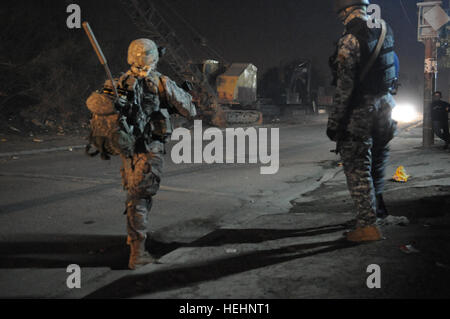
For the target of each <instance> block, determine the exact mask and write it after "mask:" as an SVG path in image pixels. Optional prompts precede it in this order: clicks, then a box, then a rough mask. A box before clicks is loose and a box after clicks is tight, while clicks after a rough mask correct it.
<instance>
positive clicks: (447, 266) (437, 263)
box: [436, 261, 450, 269]
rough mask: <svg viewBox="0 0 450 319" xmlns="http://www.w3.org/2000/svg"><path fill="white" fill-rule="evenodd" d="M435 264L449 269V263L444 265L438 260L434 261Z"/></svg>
mask: <svg viewBox="0 0 450 319" xmlns="http://www.w3.org/2000/svg"><path fill="white" fill-rule="evenodd" d="M436 266H438V267H440V268H445V269H450V265H446V264H443V263H440V262H438V261H437V262H436Z"/></svg>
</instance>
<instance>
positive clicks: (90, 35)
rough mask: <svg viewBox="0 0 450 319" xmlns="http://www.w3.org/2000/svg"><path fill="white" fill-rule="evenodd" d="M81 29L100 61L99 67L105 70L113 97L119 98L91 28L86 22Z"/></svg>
mask: <svg viewBox="0 0 450 319" xmlns="http://www.w3.org/2000/svg"><path fill="white" fill-rule="evenodd" d="M83 28H84V31H85V32H86V35H87V36H88V38H89V41H90V42H91V44H92V47H93V48H94V51H95V53H96V54H97V57H98V59H99V60H100V63H101V65H103V67H104V68H105V71H106V75H107V76H108V79H109V80H110V81H111V83H112V87H113V92H114V95H115V96H116V98H119V93H118V92H117V88H116V83H115V82H114V78H113V76H112V74H111V70H110V69H109V67H108V61H107V60H106V58H105V55H104V54H103V51H102V48H101V47H100V45H99V44H98V42H97V38H96V37H95V35H94V32H93V31H92V29H91V26H90V25H89V23H88V22H83Z"/></svg>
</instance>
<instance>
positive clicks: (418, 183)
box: [66, 127, 450, 299]
mask: <svg viewBox="0 0 450 319" xmlns="http://www.w3.org/2000/svg"><path fill="white" fill-rule="evenodd" d="M420 145H421V128H420V127H415V128H414V127H412V128H410V129H407V130H404V131H403V132H402V133H401V134H400V136H399V137H397V138H396V139H395V141H394V142H393V143H392V156H391V160H390V162H389V165H388V167H387V170H386V172H387V176H386V178H387V179H390V177H391V176H392V175H393V174H394V172H395V169H396V168H397V167H398V166H399V165H403V166H405V168H406V170H407V172H408V174H409V175H411V176H412V177H411V179H410V181H409V182H408V183H405V184H399V183H395V182H392V181H388V182H387V185H386V195H385V200H386V203H387V206H388V209H389V211H390V213H391V214H392V215H395V216H406V217H408V218H409V220H410V224H409V225H408V226H399V225H390V226H383V227H382V232H383V235H384V237H385V240H383V241H380V242H377V243H370V244H364V245H354V244H349V243H347V242H345V241H343V240H342V233H343V232H344V231H345V229H346V225H345V224H346V222H348V221H349V220H351V219H352V218H354V213H353V204H352V202H351V199H350V197H349V195H348V192H347V190H346V184H345V177H344V174H343V172H342V168H341V167H339V165H338V159H337V158H336V161H329V162H328V163H323V165H328V167H329V172H331V174H327V175H328V176H331V177H330V178H327V179H325V180H324V181H323V183H322V184H321V186H320V187H319V188H317V189H315V190H313V191H310V192H308V193H305V194H303V195H300V194H299V197H298V198H297V199H296V200H293V201H292V205H293V206H292V208H291V210H290V211H288V212H285V213H281V214H280V213H277V214H273V215H270V214H268V215H260V216H258V217H256V218H254V219H251V220H248V221H247V222H244V223H241V224H240V225H239V226H236V224H234V226H230V227H222V228H221V229H218V230H216V231H214V232H212V233H210V234H208V235H206V236H205V237H203V238H200V239H199V240H196V241H194V242H192V243H190V244H186V245H183V246H182V247H181V248H179V249H177V250H175V251H173V252H172V253H170V254H168V255H166V256H164V257H163V258H162V259H161V260H160V262H161V264H156V265H149V266H147V267H145V268H143V269H141V270H140V271H137V272H133V273H132V274H129V275H126V276H124V277H122V278H120V279H118V280H116V281H114V282H112V283H111V284H108V285H106V286H105V287H103V288H101V289H99V290H97V291H96V292H94V293H92V294H91V295H89V296H88V297H90V298H103V297H106V298H111V297H132V298H189V299H190V298H433V297H434V298H448V297H450V287H448V282H450V254H449V252H450V233H449V229H450V216H449V212H450V209H449V208H450V165H449V163H450V153H449V152H447V151H443V150H441V146H440V144H439V145H437V146H435V147H433V148H431V149H428V150H425V149H422V148H421V147H420ZM406 245H411V246H407V248H409V250H408V249H405V247H406ZM371 264H377V265H379V266H380V267H381V278H382V279H381V281H382V287H381V289H368V288H367V285H366V280H367V277H368V276H369V275H370V274H369V273H367V267H368V266H369V265H371ZM66 297H70V296H66Z"/></svg>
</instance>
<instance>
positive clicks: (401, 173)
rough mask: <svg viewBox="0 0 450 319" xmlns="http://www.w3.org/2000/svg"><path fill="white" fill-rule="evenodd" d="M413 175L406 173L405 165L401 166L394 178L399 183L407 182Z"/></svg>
mask: <svg viewBox="0 0 450 319" xmlns="http://www.w3.org/2000/svg"><path fill="white" fill-rule="evenodd" d="M410 177H411V176H410V175H408V174H407V173H406V170H405V167H404V166H399V167H398V168H397V170H396V171H395V174H394V176H393V177H392V179H393V180H394V181H396V182H399V183H406V182H407V181H408V179H409V178H410Z"/></svg>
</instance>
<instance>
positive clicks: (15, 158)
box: [11, 156, 19, 160]
mask: <svg viewBox="0 0 450 319" xmlns="http://www.w3.org/2000/svg"><path fill="white" fill-rule="evenodd" d="M11 158H12V159H13V160H18V159H19V156H13V157H11Z"/></svg>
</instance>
